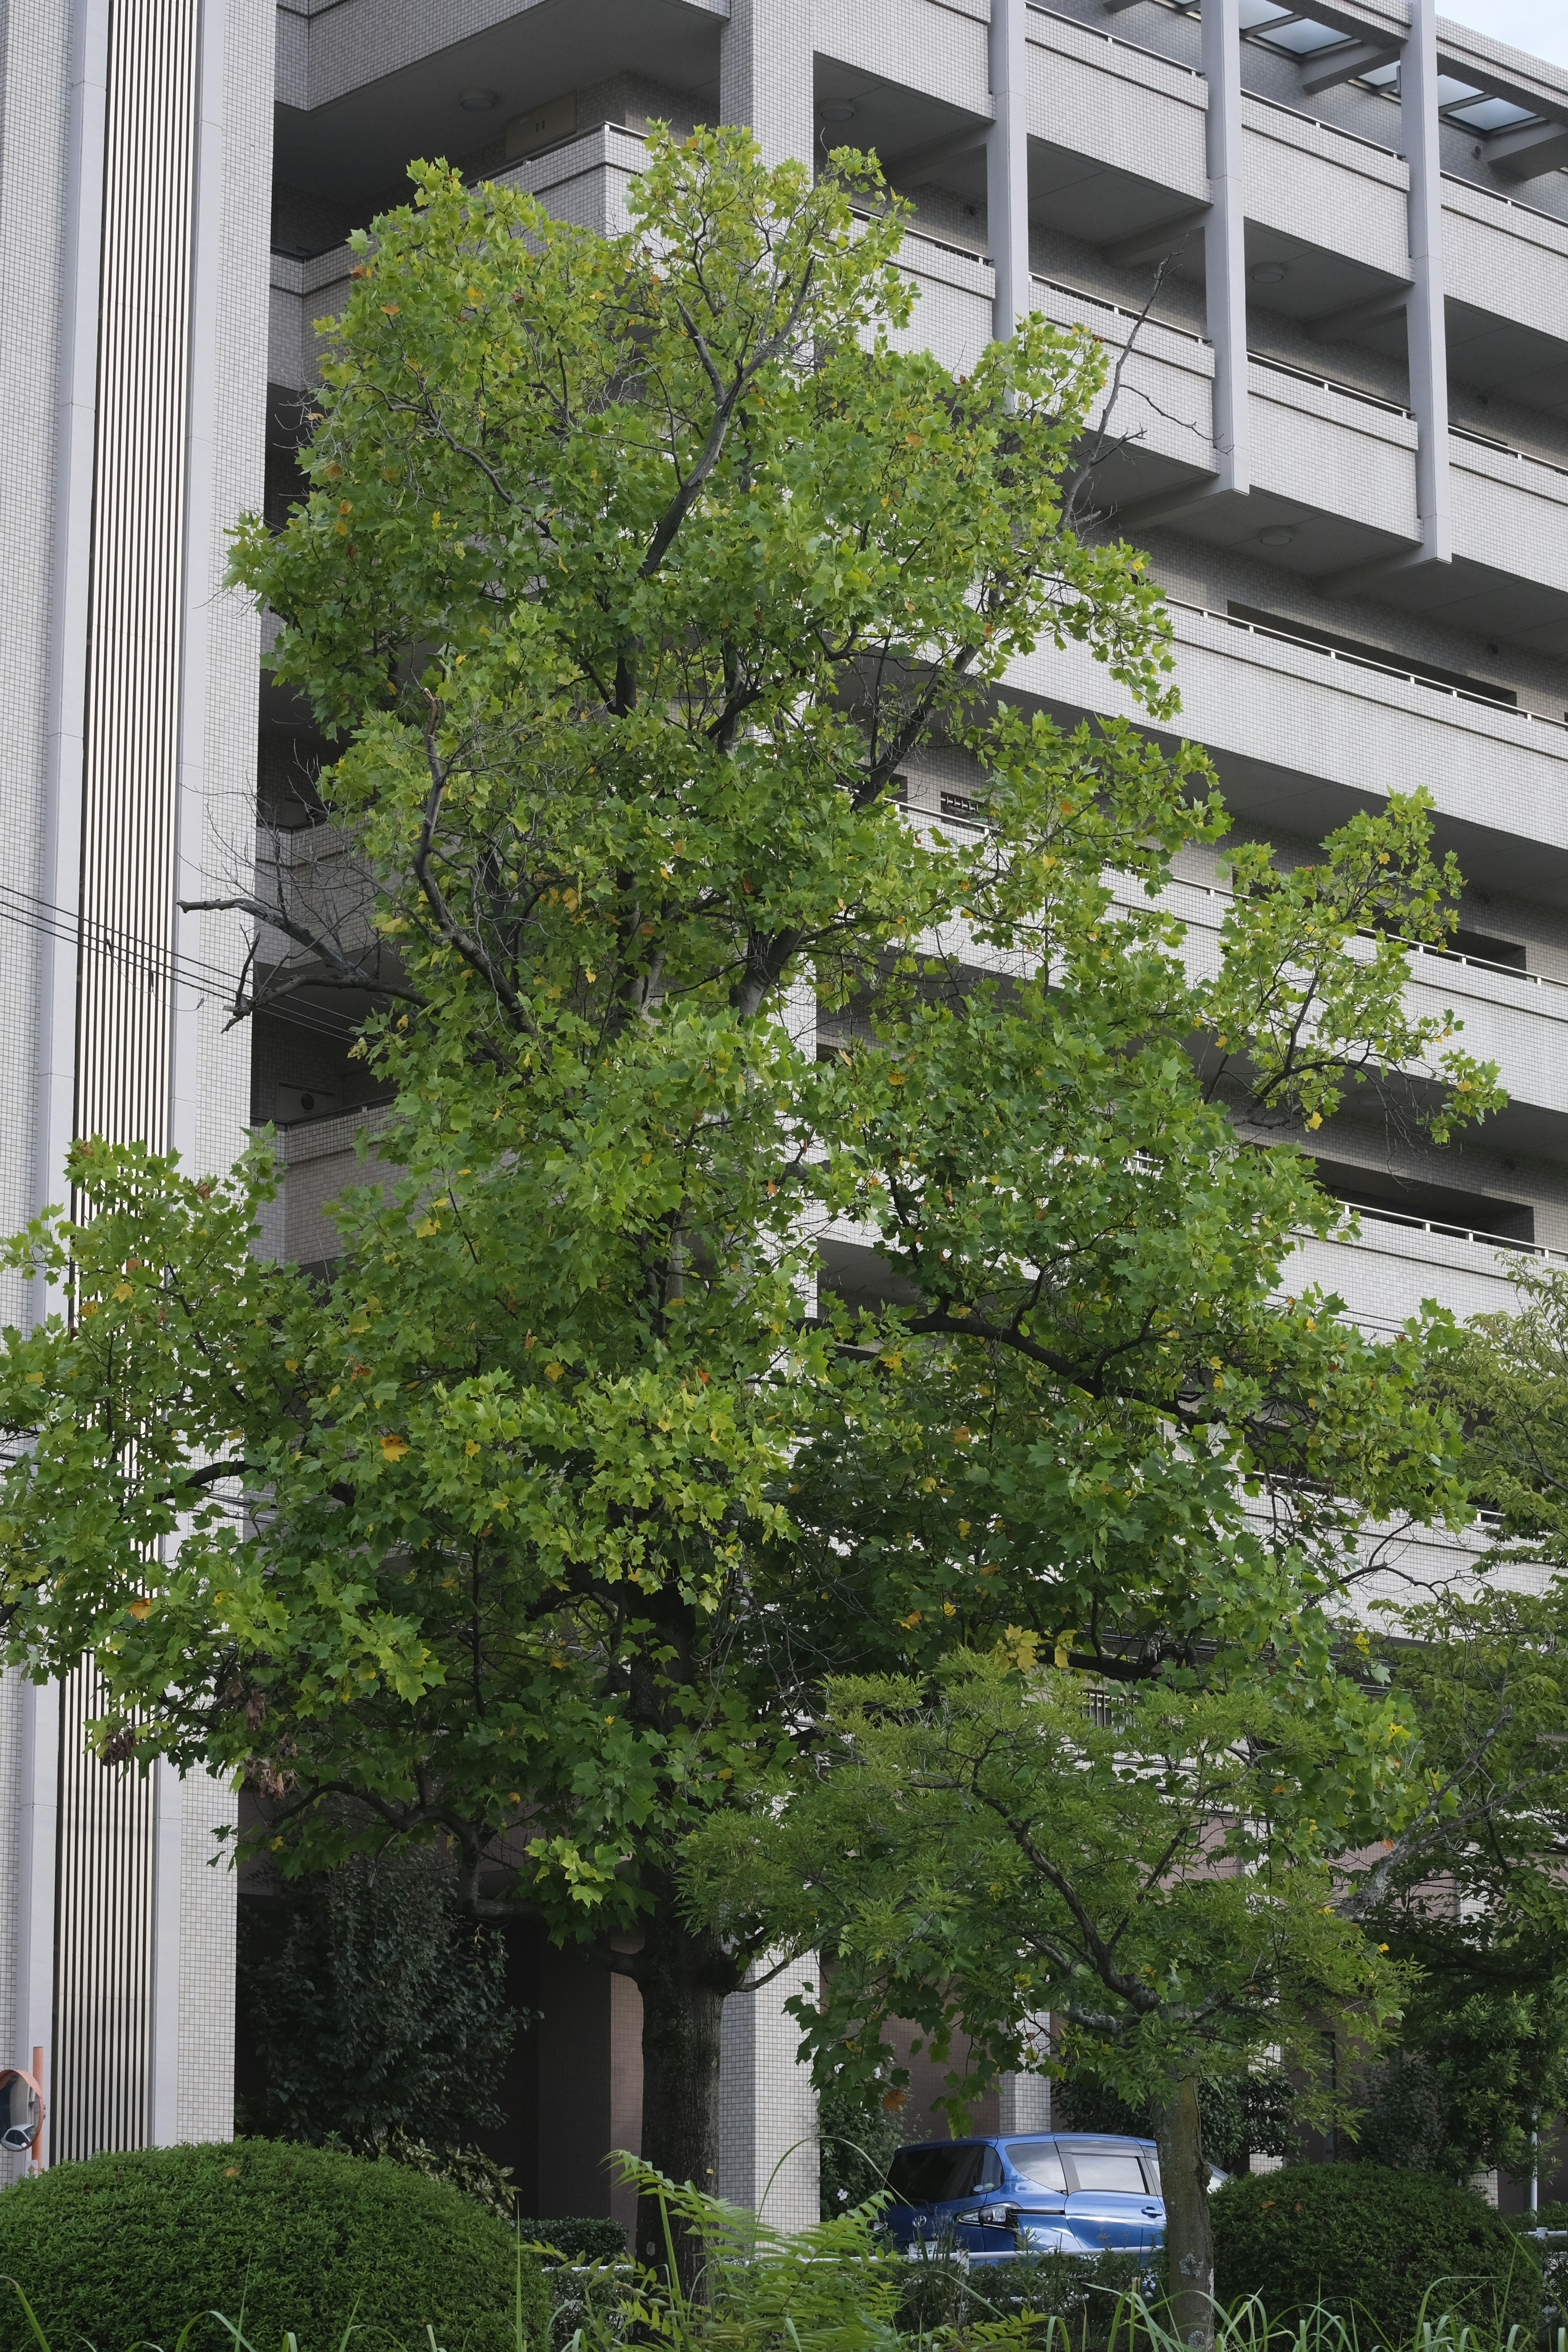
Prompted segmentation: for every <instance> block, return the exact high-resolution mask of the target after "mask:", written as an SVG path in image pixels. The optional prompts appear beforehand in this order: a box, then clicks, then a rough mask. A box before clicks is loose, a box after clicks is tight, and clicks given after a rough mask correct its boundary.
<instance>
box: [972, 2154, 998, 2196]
mask: <svg viewBox="0 0 1568 2352" xmlns="http://www.w3.org/2000/svg"><path fill="white" fill-rule="evenodd" d="M1003 2179H1004V2175H1003V2171H1002V2159H1001V2158H1000V2157H999V2156H998V2155H997V2153H996V2151H995V2149H994V2147H988V2148H987V2149H986V2151H985V2155H984V2159H983V2161H982V2163H981V2167H980V2178H979V2179H978V2180H977V2181H976V2182H975V2184H974V2185H975V2187H976V2189H1000V2188H1001V2186H1002V2182H1003Z"/></svg>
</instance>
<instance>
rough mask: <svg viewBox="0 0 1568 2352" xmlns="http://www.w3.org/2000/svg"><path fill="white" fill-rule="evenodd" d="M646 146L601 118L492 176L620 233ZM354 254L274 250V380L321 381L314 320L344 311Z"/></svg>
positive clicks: (576, 220)
mask: <svg viewBox="0 0 1568 2352" xmlns="http://www.w3.org/2000/svg"><path fill="white" fill-rule="evenodd" d="M645 144H646V142H645V141H644V138H643V135H642V133H641V131H628V130H626V128H625V127H624V126H623V125H621V124H619V123H614V122H603V123H599V124H597V125H596V126H595V128H594V129H593V130H591V131H584V132H583V133H581V135H580V136H576V137H574V138H571V139H566V140H563V141H562V142H561V143H560V144H559V145H558V146H555V147H552V148H549V149H547V150H546V151H545V152H544V153H542V154H540V155H532V156H530V157H529V158H528V159H527V160H526V161H525V162H523V163H513V164H511V165H510V166H509V167H508V168H507V169H505V170H503V171H497V172H495V173H491V174H490V176H491V177H492V178H493V179H494V180H496V181H497V182H498V184H500V185H501V186H503V187H517V188H526V189H527V190H528V191H529V192H530V194H532V195H536V196H538V197H539V199H540V201H541V203H542V204H543V205H545V206H546V208H547V209H548V210H549V211H550V212H552V213H553V214H554V215H556V216H557V218H558V219H561V220H565V221H571V222H572V223H573V224H574V226H577V227H580V228H592V229H596V230H597V231H598V232H599V233H600V235H601V236H619V235H620V234H621V233H622V231H623V230H625V229H626V228H629V227H630V226H631V215H630V214H629V213H628V211H627V210H626V190H627V188H628V186H629V185H630V184H631V182H632V181H633V180H634V179H635V178H636V176H637V173H639V172H640V171H641V169H642V166H643V153H644V148H645ZM354 259H355V257H354V255H353V252H351V250H350V249H349V247H347V246H344V245H341V246H336V247H333V249H332V251H331V252H330V253H321V254H317V255H316V256H315V257H314V258H313V259H311V260H310V261H291V260H289V259H288V258H287V257H285V256H283V255H281V254H276V253H275V254H274V255H273V257H272V286H271V315H270V320H269V327H268V381H269V382H271V383H275V384H286V385H288V386H289V387H290V388H291V389H293V390H297V391H304V390H305V389H306V388H307V387H308V386H310V384H313V383H319V382H320V380H321V362H323V360H325V359H326V358H327V357H328V355H329V352H330V349H331V345H330V341H329V339H328V337H326V336H325V335H323V334H320V333H318V331H317V321H318V320H322V319H334V318H336V317H337V315H338V314H339V312H340V311H341V310H342V307H343V305H344V303H345V302H346V301H347V299H348V294H349V273H350V271H351V270H352V269H353V266H354Z"/></svg>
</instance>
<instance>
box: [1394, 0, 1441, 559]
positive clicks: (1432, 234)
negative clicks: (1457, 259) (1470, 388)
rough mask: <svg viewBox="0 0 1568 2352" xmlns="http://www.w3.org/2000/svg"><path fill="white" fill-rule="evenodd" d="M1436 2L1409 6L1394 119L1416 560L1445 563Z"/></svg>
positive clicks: (1427, 0) (1417, 0)
mask: <svg viewBox="0 0 1568 2352" xmlns="http://www.w3.org/2000/svg"><path fill="white" fill-rule="evenodd" d="M1437 102H1438V92H1437V10H1436V0H1411V6H1410V36H1409V38H1408V39H1407V40H1406V42H1405V47H1404V50H1403V52H1402V53H1401V57H1400V61H1399V111H1400V124H1401V131H1402V133H1403V137H1404V142H1405V162H1406V163H1407V164H1408V165H1409V168H1410V266H1411V273H1412V276H1413V278H1414V280H1415V284H1414V287H1413V289H1412V292H1411V296H1410V300H1409V303H1408V305H1407V307H1406V310H1405V320H1406V326H1405V332H1406V335H1407V337H1408V342H1409V354H1410V405H1411V408H1412V409H1413V411H1414V412H1415V426H1416V431H1417V433H1418V435H1419V436H1420V438H1419V440H1418V442H1417V445H1416V452H1415V505H1416V511H1417V513H1418V515H1419V517H1420V520H1421V555H1420V558H1419V559H1418V560H1419V561H1421V562H1427V563H1447V562H1449V560H1450V559H1451V557H1452V555H1453V552H1454V530H1453V515H1452V510H1451V506H1450V498H1449V483H1448V339H1447V329H1446V326H1445V322H1444V317H1443V170H1442V159H1441V154H1440V152H1439V125H1438V119H1437Z"/></svg>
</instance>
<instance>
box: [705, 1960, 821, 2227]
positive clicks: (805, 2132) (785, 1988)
mask: <svg viewBox="0 0 1568 2352" xmlns="http://www.w3.org/2000/svg"><path fill="white" fill-rule="evenodd" d="M771 1965H772V1964H771V1962H768V1961H763V1963H762V1964H761V1965H760V1966H759V1967H758V1968H757V1969H754V1970H753V1971H752V1973H753V1975H755V1976H761V1977H765V1976H767V1974H768V1969H769V1967H770V1966H771ZM815 1978H816V1962H815V1961H814V1960H811V1959H804V1960H795V1961H793V1962H792V1963H791V1965H790V1966H789V1967H788V1968H787V1969H784V1970H782V1971H781V1973H780V1974H779V1975H778V1976H776V1977H773V1978H771V1979H769V1981H768V1982H767V1983H766V1984H763V1985H759V1986H758V1988H757V1990H755V1991H751V1990H745V1991H742V1992H733V1993H731V1995H730V1998H729V2000H727V2001H726V2002H725V2003H724V2017H723V2022H722V2025H721V2032H720V2045H719V2194H720V2196H721V2197H727V2198H728V2199H729V2200H730V2201H731V2204H734V2205H749V2206H750V2207H751V2208H752V2211H753V2212H757V2213H760V2214H761V2216H762V2218H763V2221H765V2222H767V2224H768V2225H769V2227H770V2228H771V2229H774V2230H783V2231H795V2230H805V2229H809V2228H810V2227H811V2225H812V2224H813V2222H815V2221H816V2219H817V2217H818V2213H819V2210H820V2207H819V2203H818V2199H819V2196H820V2187H819V2181H818V2169H817V2142H816V2093H815V2092H814V2091H813V2089H812V2087H811V2076H810V2074H808V2073H807V2071H806V2069H805V2067H804V2066H803V2065H801V2064H800V2063H799V2062H798V2060H797V2059H796V2056H795V2052H796V2050H797V2048H798V2047H799V2044H800V2028H799V2026H798V2025H797V2024H796V2023H795V2019H794V2018H793V2017H790V2016H788V2015H786V2013H785V2011H784V2002H785V2001H786V2000H788V1999H789V1997H790V1995H791V1994H792V1993H795V1992H799V1991H800V1990H801V1989H802V1987H803V1986H804V1985H805V1984H807V1983H809V1982H812V1981H814V1980H815Z"/></svg>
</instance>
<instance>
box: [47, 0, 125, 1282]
mask: <svg viewBox="0 0 1568 2352" xmlns="http://www.w3.org/2000/svg"><path fill="white" fill-rule="evenodd" d="M69 39H70V64H69V68H68V73H69V100H68V104H69V132H68V148H67V195H66V217H65V222H64V229H65V248H64V254H63V257H62V258H63V264H64V267H63V271H62V277H61V288H60V313H61V315H60V332H59V380H58V395H57V399H58V405H57V423H56V440H55V460H56V472H55V486H54V511H55V530H54V542H55V576H54V582H53V594H52V598H51V603H52V610H51V613H50V615H49V622H50V627H49V635H50V677H49V710H48V719H47V784H46V790H45V795H44V797H45V810H46V814H45V826H46V833H45V840H44V857H43V873H42V877H41V879H40V882H39V885H38V887H39V890H40V892H41V895H42V897H43V898H44V899H45V901H46V902H47V904H49V905H51V906H53V907H54V908H57V910H58V915H59V918H60V919H59V920H58V923H57V926H56V932H55V935H54V936H53V937H47V938H46V939H45V940H44V942H43V948H42V973H41V991H40V995H41V1003H40V1006H39V1015H40V1017H39V1036H38V1109H37V1129H36V1134H37V1168H36V1171H35V1176H34V1183H35V1187H36V1191H37V1202H38V1204H39V1206H42V1205H43V1204H44V1203H45V1202H49V1201H58V1200H61V1199H62V1198H63V1197H64V1194H63V1191H62V1187H63V1184H64V1181H65V1179H64V1169H65V1157H66V1152H67V1150H68V1148H69V1144H70V1140H71V1136H72V1133H73V1131H74V1126H75V1120H74V1112H75V1107H76V1009H77V944H76V940H75V937H74V929H75V921H76V917H77V914H78V911H79V906H80V901H81V804H82V755H83V746H84V742H85V738H86V728H87V717H86V706H87V667H88V641H89V605H90V585H91V579H92V494H93V455H94V446H95V437H96V425H97V414H98V299H99V278H100V266H101V259H102V247H103V171H104V137H105V122H106V116H107V110H108V103H109V0H79V5H77V7H76V8H75V9H73V11H72V16H71V25H70V35H69ZM41 1288H42V1286H40V1289H41ZM58 1304H59V1301H58V1298H56V1297H53V1296H50V1297H47V1299H46V1298H43V1297H40V1299H39V1301H38V1306H39V1311H40V1313H42V1312H44V1311H47V1307H52V1306H58Z"/></svg>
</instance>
